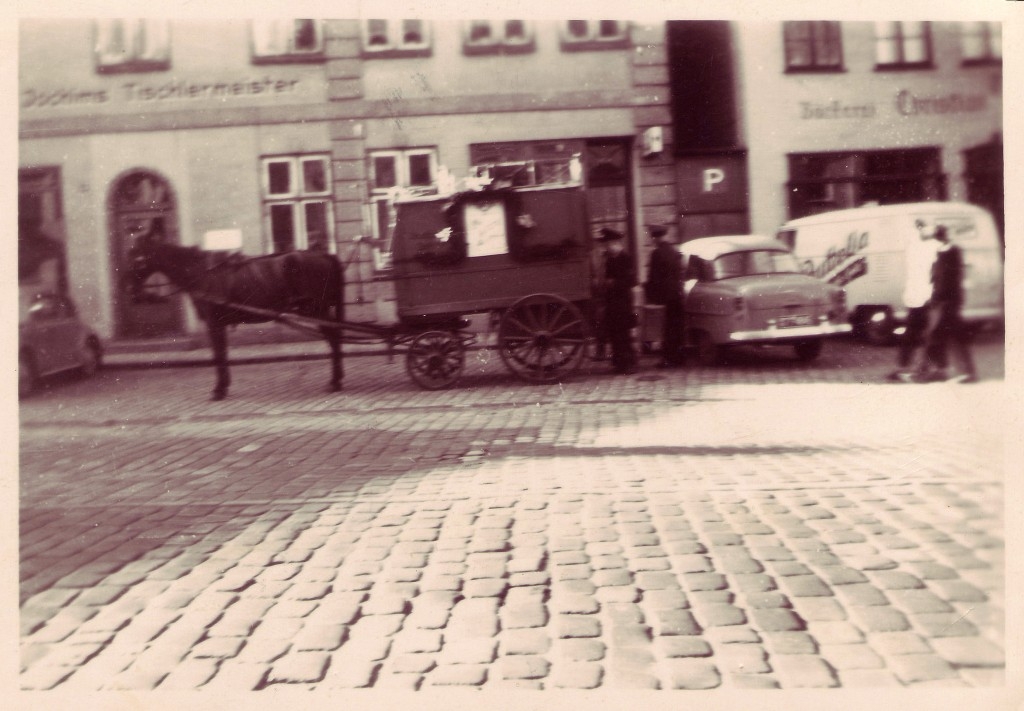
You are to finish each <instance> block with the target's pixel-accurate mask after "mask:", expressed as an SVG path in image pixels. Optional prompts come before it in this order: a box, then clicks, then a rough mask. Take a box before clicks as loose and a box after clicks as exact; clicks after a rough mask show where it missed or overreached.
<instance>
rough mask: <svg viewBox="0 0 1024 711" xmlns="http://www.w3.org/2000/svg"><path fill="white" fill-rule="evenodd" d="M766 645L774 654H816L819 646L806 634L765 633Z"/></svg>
mask: <svg viewBox="0 0 1024 711" xmlns="http://www.w3.org/2000/svg"><path fill="white" fill-rule="evenodd" d="M764 643H765V644H766V645H767V646H768V650H769V651H770V652H771V653H772V654H773V655H776V654H816V653H817V652H818V644H817V642H815V640H814V638H813V637H811V635H809V634H807V633H806V632H765V633H764Z"/></svg>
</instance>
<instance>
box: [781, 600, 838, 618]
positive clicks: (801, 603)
mask: <svg viewBox="0 0 1024 711" xmlns="http://www.w3.org/2000/svg"><path fill="white" fill-rule="evenodd" d="M791 602H792V604H793V609H794V610H795V611H796V613H797V614H798V615H799V616H800V617H801V619H804V620H807V621H808V622H812V621H837V620H845V619H846V610H845V609H844V608H843V606H842V605H840V604H839V602H838V601H837V600H836V599H835V598H830V597H798V598H794V599H793V600H792V601H791Z"/></svg>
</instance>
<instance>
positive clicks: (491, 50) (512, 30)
mask: <svg viewBox="0 0 1024 711" xmlns="http://www.w3.org/2000/svg"><path fill="white" fill-rule="evenodd" d="M533 48H534V41H533V27H532V25H531V24H530V23H529V22H526V21H525V20H470V21H469V22H468V23H466V27H465V32H464V36H463V42H462V49H463V51H464V52H465V53H466V54H498V53H505V54H510V53H518V52H532V51H533Z"/></svg>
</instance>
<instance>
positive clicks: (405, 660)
mask: <svg viewBox="0 0 1024 711" xmlns="http://www.w3.org/2000/svg"><path fill="white" fill-rule="evenodd" d="M851 347H852V346H851ZM997 350H998V353H997ZM892 355H893V354H892V353H891V351H877V352H875V354H874V355H869V356H867V357H866V358H867V359H866V360H865V361H864V363H863V365H862V367H844V366H841V365H837V363H838V362H839V361H837V360H836V359H831V358H829V357H828V356H826V357H825V358H823V360H822V362H821V363H818V364H815V365H814V366H813V367H808V366H805V365H802V364H796V363H795V362H791V361H790V360H781V359H780V360H771V359H770V358H769V359H768V360H761V361H758V360H757V359H756V358H752V359H751V360H750V361H749V362H747V361H743V360H742V358H741V359H740V361H739V362H734V363H732V364H728V365H723V366H721V367H716V368H704V369H691V370H676V371H655V370H654V369H645V370H643V371H642V372H641V373H639V374H638V375H636V376H631V377H612V376H608V375H605V374H603V373H600V372H598V371H597V368H598V367H599V366H598V365H595V364H588V365H587V370H588V371H589V372H585V373H583V374H582V376H581V377H578V378H574V379H572V380H571V381H569V382H566V383H564V384H561V385H558V384H556V385H550V386H527V385H523V384H519V383H517V382H516V381H514V380H513V379H512V378H511V376H509V375H508V374H507V373H506V372H505V371H504V370H503V368H502V367H501V365H500V363H498V362H496V361H497V358H496V356H495V355H494V354H493V353H488V352H486V351H483V352H479V353H476V354H474V356H473V357H474V360H473V363H472V364H471V367H470V368H469V372H468V373H467V375H466V377H465V378H464V380H463V382H462V383H461V384H460V386H459V387H457V388H455V389H454V390H451V391H445V392H440V393H432V392H425V391H421V390H419V389H417V388H416V387H415V386H414V385H412V384H411V382H409V381H408V380H407V379H406V378H405V374H404V372H403V370H402V365H401V363H400V362H397V361H396V362H395V363H388V362H387V360H386V359H385V358H381V357H365V358H352V359H349V361H348V362H347V364H346V367H347V372H348V376H347V379H346V391H345V392H344V393H342V394H337V395H327V394H325V393H323V392H322V387H323V385H324V384H325V382H326V378H327V365H326V363H325V362H306V363H276V364H264V365H258V366H248V367H238V368H235V370H234V373H233V375H234V381H235V383H234V386H233V388H232V393H231V395H230V397H229V399H228V400H225V401H223V402H219V403H211V402H208V401H207V400H206V397H207V392H208V389H209V386H210V384H211V381H212V374H211V373H210V372H209V370H208V369H169V370H160V371H120V372H118V371H112V372H106V373H104V374H102V375H101V376H100V377H99V378H97V379H94V380H91V381H83V382H71V383H65V384H62V385H61V387H59V388H53V389H52V390H49V391H46V392H43V393H42V394H41V395H40V396H39V397H37V398H33V399H31V400H28V401H26V402H24V403H23V404H22V407H21V412H20V416H21V443H20V445H21V480H20V486H21V519H20V533H21V538H20V546H21V571H20V573H21V574H20V578H21V586H20V590H21V616H20V619H21V638H20V643H21V674H20V682H21V686H22V688H23V689H25V690H47V689H58V690H66V691H74V692H78V691H95V690H150V689H157V690H159V691H164V690H191V689H197V688H201V689H214V690H219V691H244V690H255V689H265V688H270V687H273V688H284V687H287V688H296V687H297V688H303V689H305V688H308V689H316V690H334V689H351V688H362V687H372V688H374V689H430V688H435V687H444V688H450V687H483V688H484V689H486V690H492V689H593V688H601V689H659V688H660V689H730V688H732V689H752V688H753V689H767V688H780V687H781V688H798V687H799V688H804V687H813V688H837V687H846V688H850V687H882V686H893V687H901V686H914V687H918V686H943V687H944V686H969V687H987V688H992V687H998V686H999V685H1001V684H1003V683H1004V674H1003V670H1004V666H1005V662H1004V646H1005V633H1004V609H1005V595H1004V558H1003V552H1004V534H1003V527H1004V520H1003V513H1002V502H1003V497H1004V485H1003V474H1004V472H1003V463H1002V451H1003V444H1004V442H1003V428H1002V426H1001V423H1005V418H1006V416H1007V407H1008V398H1007V397H1006V392H1005V390H1004V384H1003V381H1002V379H1001V375H1002V370H1001V367H1002V366H1001V357H1002V355H1001V347H1000V348H998V349H996V347H995V346H989V347H982V348H980V349H979V362H981V364H982V368H983V370H982V374H983V376H987V377H986V378H985V379H984V380H983V381H982V382H981V383H979V384H976V385H953V384H945V383H941V384H929V385H891V384H882V383H881V382H879V378H878V376H879V375H880V374H881V373H882V372H884V371H885V370H886V369H887V366H888V365H889V364H890V362H891V358H892ZM996 362H998V373H996V374H995V377H992V376H993V372H994V370H995V369H996V366H994V365H993V363H996ZM600 367H603V364H602V365H601V366H600Z"/></svg>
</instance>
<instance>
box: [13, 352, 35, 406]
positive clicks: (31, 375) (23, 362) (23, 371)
mask: <svg viewBox="0 0 1024 711" xmlns="http://www.w3.org/2000/svg"><path fill="white" fill-rule="evenodd" d="M38 387H39V371H38V370H37V369H36V361H35V358H33V357H32V354H31V353H29V352H28V351H22V352H21V353H19V354H18V398H19V399H21V398H24V397H28V396H29V395H31V394H32V393H34V392H35V391H36V389H37V388H38Z"/></svg>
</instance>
